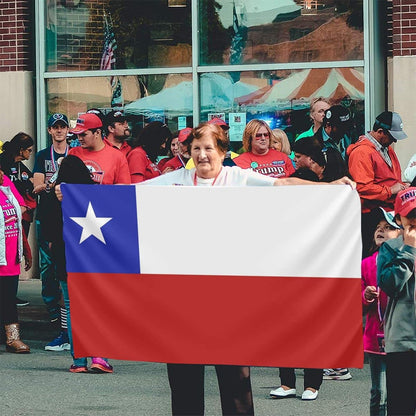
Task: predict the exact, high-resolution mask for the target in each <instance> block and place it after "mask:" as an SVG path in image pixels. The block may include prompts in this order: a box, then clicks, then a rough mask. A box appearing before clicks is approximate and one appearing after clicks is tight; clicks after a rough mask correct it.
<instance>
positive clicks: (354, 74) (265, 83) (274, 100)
mask: <svg viewBox="0 0 416 416" xmlns="http://www.w3.org/2000/svg"><path fill="white" fill-rule="evenodd" d="M237 75H238V77H239V81H237V82H234V80H235V78H236V76H237ZM204 79H205V82H204ZM227 83H228V85H226V84H227ZM200 85H201V88H200V95H201V121H207V120H209V119H210V118H212V117H214V116H216V117H221V118H223V119H224V120H225V121H226V122H227V123H229V125H230V127H231V128H230V133H229V134H230V140H231V142H232V145H233V149H235V150H236V149H238V148H239V147H240V145H241V140H242V130H244V127H245V125H246V123H247V122H248V121H250V120H252V119H253V118H261V119H263V120H266V121H267V123H268V124H269V126H270V127H271V128H280V129H282V130H284V131H285V132H286V134H287V135H288V138H289V140H290V141H291V142H293V141H294V139H295V138H296V136H297V135H298V134H300V133H302V132H303V131H306V130H308V129H309V128H310V126H311V121H310V118H309V110H310V103H311V101H312V100H313V99H314V98H318V97H322V98H325V99H327V100H328V101H329V102H330V103H331V104H341V105H343V106H345V107H348V108H349V109H350V111H351V113H352V115H353V118H354V125H353V128H352V130H351V131H350V132H349V135H350V137H351V138H352V139H353V141H355V140H356V139H357V138H358V136H359V135H360V134H362V133H363V132H364V76H363V72H362V69H361V68H332V69H305V70H297V71H295V70H293V71H290V70H286V71H258V72H242V73H238V74H236V73H230V74H228V73H225V74H224V73H221V74H215V73H210V74H203V75H202V76H201V81H200ZM218 85H222V88H218Z"/></svg>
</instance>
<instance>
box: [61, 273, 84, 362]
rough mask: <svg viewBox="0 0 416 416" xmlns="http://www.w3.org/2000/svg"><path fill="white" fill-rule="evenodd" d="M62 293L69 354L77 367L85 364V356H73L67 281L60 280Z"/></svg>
mask: <svg viewBox="0 0 416 416" xmlns="http://www.w3.org/2000/svg"><path fill="white" fill-rule="evenodd" d="M60 283H61V289H62V294H63V297H64V303H65V309H66V319H67V321H66V323H67V325H68V337H69V343H70V344H71V355H72V358H73V360H74V365H76V366H78V367H86V366H87V357H81V358H75V356H74V344H73V342H72V330H71V312H70V305H69V295H68V284H67V282H62V281H61V282H60Z"/></svg>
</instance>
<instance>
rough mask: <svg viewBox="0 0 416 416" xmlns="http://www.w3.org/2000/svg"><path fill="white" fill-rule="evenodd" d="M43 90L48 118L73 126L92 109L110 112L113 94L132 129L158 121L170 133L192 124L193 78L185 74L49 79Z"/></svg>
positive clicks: (113, 98)
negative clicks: (57, 115)
mask: <svg viewBox="0 0 416 416" xmlns="http://www.w3.org/2000/svg"><path fill="white" fill-rule="evenodd" d="M114 85H117V86H119V89H118V88H114ZM46 88H47V92H46V97H47V112H48V114H53V113H57V112H59V113H64V114H66V115H67V116H68V118H69V119H70V120H71V122H72V123H73V124H75V121H76V119H77V117H78V115H79V114H81V113H85V112H86V111H87V110H89V109H91V108H98V109H99V110H101V111H102V112H103V113H107V112H109V111H110V110H111V108H112V107H115V105H114V103H113V105H112V102H114V100H115V94H116V91H117V97H116V98H117V104H118V107H120V108H123V109H124V111H125V113H126V114H127V115H128V116H129V119H130V122H131V127H132V128H135V127H137V128H140V127H141V126H143V125H144V124H145V123H147V122H149V121H154V120H160V121H163V122H165V123H167V124H168V125H169V128H171V129H172V131H173V130H178V127H179V128H184V127H186V126H192V122H193V119H192V76H191V75H187V74H172V75H142V76H120V77H80V78H51V79H48V80H47V84H46Z"/></svg>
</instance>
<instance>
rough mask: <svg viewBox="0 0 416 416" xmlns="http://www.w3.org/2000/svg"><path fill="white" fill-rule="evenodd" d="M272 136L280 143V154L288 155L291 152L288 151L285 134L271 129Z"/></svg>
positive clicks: (279, 130)
mask: <svg viewBox="0 0 416 416" xmlns="http://www.w3.org/2000/svg"><path fill="white" fill-rule="evenodd" d="M272 133H273V136H274V137H275V138H276V139H277V140H278V141H279V142H280V144H281V145H282V149H281V152H283V153H286V154H287V155H290V153H291V152H292V150H291V149H290V143H289V139H288V137H287V135H286V133H285V132H284V131H283V130H282V129H273V130H272Z"/></svg>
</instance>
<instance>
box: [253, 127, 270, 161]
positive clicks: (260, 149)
mask: <svg viewBox="0 0 416 416" xmlns="http://www.w3.org/2000/svg"><path fill="white" fill-rule="evenodd" d="M269 147H270V135H269V132H268V130H267V129H266V127H264V126H261V127H260V128H259V129H258V130H257V132H256V133H255V134H253V137H252V138H251V151H252V152H253V153H254V154H255V155H263V154H266V153H267V152H268V151H269Z"/></svg>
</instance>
